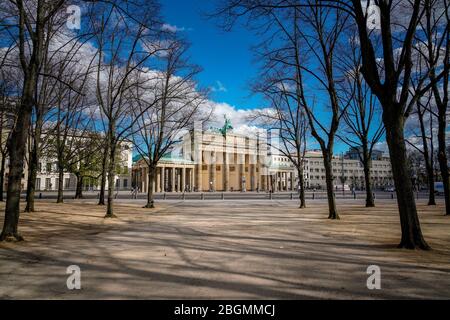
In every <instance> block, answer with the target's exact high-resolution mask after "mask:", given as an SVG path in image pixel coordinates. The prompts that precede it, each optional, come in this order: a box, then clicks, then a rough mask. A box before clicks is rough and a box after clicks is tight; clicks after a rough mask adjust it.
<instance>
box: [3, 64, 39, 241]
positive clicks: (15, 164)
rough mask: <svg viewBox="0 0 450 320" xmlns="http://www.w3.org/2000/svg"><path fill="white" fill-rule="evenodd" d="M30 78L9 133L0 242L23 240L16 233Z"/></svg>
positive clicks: (31, 87)
mask: <svg viewBox="0 0 450 320" xmlns="http://www.w3.org/2000/svg"><path fill="white" fill-rule="evenodd" d="M31 74H32V75H31V76H30V77H31V78H25V81H24V88H23V93H22V100H21V105H20V109H19V110H20V112H18V116H17V120H16V125H15V127H14V129H13V131H12V133H11V138H10V139H9V143H8V145H9V146H8V150H9V161H10V162H9V175H8V190H7V195H6V207H5V220H4V223H3V230H2V233H1V235H0V241H3V240H7V241H10V240H17V241H21V240H23V238H22V236H20V234H19V233H18V226H19V215H20V192H21V189H22V176H23V167H24V160H25V151H26V145H27V137H28V129H29V125H30V121H31V112H32V108H33V103H34V88H35V84H36V77H35V75H34V74H35V73H34V72H31Z"/></svg>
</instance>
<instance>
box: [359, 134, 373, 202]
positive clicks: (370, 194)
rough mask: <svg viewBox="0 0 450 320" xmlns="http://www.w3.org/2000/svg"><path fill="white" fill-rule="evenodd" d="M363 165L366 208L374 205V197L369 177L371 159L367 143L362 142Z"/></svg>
mask: <svg viewBox="0 0 450 320" xmlns="http://www.w3.org/2000/svg"><path fill="white" fill-rule="evenodd" d="M362 152H363V167H364V181H365V182H364V183H365V184H366V208H371V207H375V199H374V198H373V191H372V181H371V179H370V167H371V159H370V155H369V150H368V148H367V143H364V142H363V150H362Z"/></svg>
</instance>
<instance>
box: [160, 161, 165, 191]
mask: <svg viewBox="0 0 450 320" xmlns="http://www.w3.org/2000/svg"><path fill="white" fill-rule="evenodd" d="M165 191H166V167H162V168H161V192H165Z"/></svg>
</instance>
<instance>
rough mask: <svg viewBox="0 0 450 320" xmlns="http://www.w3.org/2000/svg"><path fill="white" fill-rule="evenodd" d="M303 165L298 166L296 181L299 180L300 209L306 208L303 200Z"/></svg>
mask: <svg viewBox="0 0 450 320" xmlns="http://www.w3.org/2000/svg"><path fill="white" fill-rule="evenodd" d="M302 166H303V164H301V165H300V168H297V173H298V179H299V190H298V191H299V195H298V196H299V199H300V209H303V208H306V200H305V179H304V177H303V167H302Z"/></svg>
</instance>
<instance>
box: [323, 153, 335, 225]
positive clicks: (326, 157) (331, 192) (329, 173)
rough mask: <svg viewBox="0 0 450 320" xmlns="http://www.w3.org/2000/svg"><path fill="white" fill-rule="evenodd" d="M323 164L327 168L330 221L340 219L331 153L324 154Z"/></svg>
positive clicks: (326, 178)
mask: <svg viewBox="0 0 450 320" xmlns="http://www.w3.org/2000/svg"><path fill="white" fill-rule="evenodd" d="M323 164H324V167H325V180H326V184H327V198H328V211H329V215H328V219H339V215H338V213H337V210H336V199H335V197H334V186H333V170H332V167H331V155H330V153H329V152H328V153H326V154H325V153H324V154H323Z"/></svg>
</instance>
